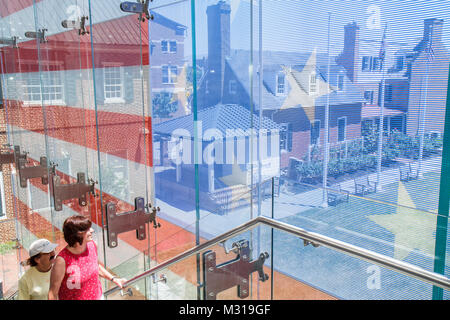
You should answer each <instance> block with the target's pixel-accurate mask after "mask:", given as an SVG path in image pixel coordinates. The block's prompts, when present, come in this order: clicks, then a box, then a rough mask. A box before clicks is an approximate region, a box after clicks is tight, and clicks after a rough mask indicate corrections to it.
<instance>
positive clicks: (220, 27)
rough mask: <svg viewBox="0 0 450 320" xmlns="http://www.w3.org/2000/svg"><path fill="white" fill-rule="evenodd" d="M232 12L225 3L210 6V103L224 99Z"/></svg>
mask: <svg viewBox="0 0 450 320" xmlns="http://www.w3.org/2000/svg"><path fill="white" fill-rule="evenodd" d="M230 12H231V7H230V5H229V4H228V3H226V2H225V1H222V0H220V1H219V2H218V3H217V4H215V5H211V6H208V8H207V9H206V14H207V15H208V69H209V75H208V79H209V81H208V83H209V84H208V88H209V92H210V97H209V99H208V100H209V101H210V103H212V104H216V103H219V102H220V101H221V100H222V97H223V90H224V83H223V82H224V69H225V58H226V57H228V56H229V55H230V25H231V24H230Z"/></svg>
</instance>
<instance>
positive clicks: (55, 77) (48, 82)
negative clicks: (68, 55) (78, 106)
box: [24, 72, 64, 104]
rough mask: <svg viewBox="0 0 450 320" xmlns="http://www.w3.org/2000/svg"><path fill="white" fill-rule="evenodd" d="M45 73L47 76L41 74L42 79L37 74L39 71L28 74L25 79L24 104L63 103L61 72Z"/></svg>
mask: <svg viewBox="0 0 450 320" xmlns="http://www.w3.org/2000/svg"><path fill="white" fill-rule="evenodd" d="M46 74H47V75H48V76H47V77H44V76H43V77H42V79H41V78H40V76H39V72H33V73H29V74H28V76H27V77H26V80H25V96H24V103H25V104H40V103H52V104H63V103H64V101H63V83H62V80H61V74H60V73H59V72H51V73H50V72H49V73H46ZM41 81H42V83H41Z"/></svg>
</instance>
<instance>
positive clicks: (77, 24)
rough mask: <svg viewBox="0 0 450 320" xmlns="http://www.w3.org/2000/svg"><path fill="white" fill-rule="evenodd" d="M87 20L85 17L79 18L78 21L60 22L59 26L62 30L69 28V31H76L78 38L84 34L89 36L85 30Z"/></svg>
mask: <svg viewBox="0 0 450 320" xmlns="http://www.w3.org/2000/svg"><path fill="white" fill-rule="evenodd" d="M88 19H89V18H88V17H87V16H84V17H81V19H78V20H63V21H62V22H61V25H62V26H63V27H64V28H67V29H69V28H71V29H76V30H78V34H79V35H80V36H82V35H85V34H89V31H88V30H86V20H88Z"/></svg>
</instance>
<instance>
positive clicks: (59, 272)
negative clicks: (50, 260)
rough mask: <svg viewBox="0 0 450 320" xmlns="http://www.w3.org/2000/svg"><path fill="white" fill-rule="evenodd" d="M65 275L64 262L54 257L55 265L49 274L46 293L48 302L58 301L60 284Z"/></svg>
mask: <svg viewBox="0 0 450 320" xmlns="http://www.w3.org/2000/svg"><path fill="white" fill-rule="evenodd" d="M65 273H66V262H65V261H64V259H63V258H61V257H56V259H55V263H54V265H53V268H52V273H51V274H50V289H49V291H48V300H58V292H59V288H60V287H61V282H62V280H63V279H64V274H65Z"/></svg>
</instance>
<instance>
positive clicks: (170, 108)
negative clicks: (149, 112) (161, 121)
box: [152, 91, 178, 118]
mask: <svg viewBox="0 0 450 320" xmlns="http://www.w3.org/2000/svg"><path fill="white" fill-rule="evenodd" d="M152 105H153V116H154V117H156V118H169V115H170V114H171V113H174V112H175V111H177V109H178V101H177V100H174V99H173V94H172V93H170V92H166V91H163V92H159V93H156V94H155V96H154V97H153V99H152Z"/></svg>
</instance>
